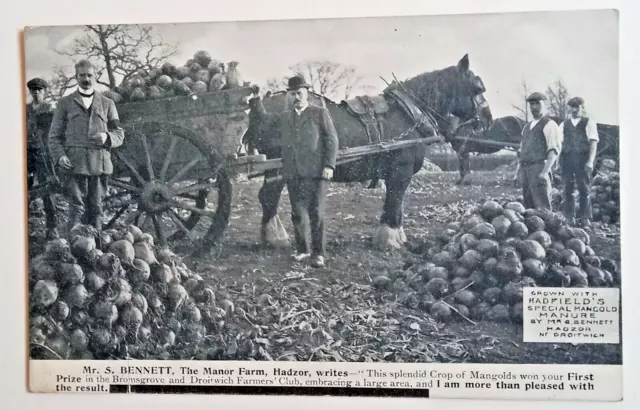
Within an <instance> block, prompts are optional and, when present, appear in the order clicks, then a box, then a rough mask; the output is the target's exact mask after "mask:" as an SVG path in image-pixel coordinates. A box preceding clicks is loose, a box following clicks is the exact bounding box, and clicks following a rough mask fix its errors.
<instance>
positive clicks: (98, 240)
mask: <svg viewBox="0 0 640 410" xmlns="http://www.w3.org/2000/svg"><path fill="white" fill-rule="evenodd" d="M92 219H93V220H92V221H91V226H93V227H94V228H96V231H98V234H97V235H96V246H97V247H98V249H102V237H101V235H100V233H101V232H102V217H100V216H96V217H94V218H92Z"/></svg>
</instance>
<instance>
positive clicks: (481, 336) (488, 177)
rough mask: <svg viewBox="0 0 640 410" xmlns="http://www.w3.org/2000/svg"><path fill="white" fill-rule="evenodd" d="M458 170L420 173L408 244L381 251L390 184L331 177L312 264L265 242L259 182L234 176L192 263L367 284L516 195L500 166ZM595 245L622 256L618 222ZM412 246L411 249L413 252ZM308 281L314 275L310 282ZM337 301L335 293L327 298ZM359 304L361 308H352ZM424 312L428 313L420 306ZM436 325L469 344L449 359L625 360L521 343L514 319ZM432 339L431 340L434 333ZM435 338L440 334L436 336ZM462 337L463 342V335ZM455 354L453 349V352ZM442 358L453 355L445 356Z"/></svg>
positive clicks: (230, 275)
mask: <svg viewBox="0 0 640 410" xmlns="http://www.w3.org/2000/svg"><path fill="white" fill-rule="evenodd" d="M456 178H457V173H453V172H444V173H420V174H418V175H417V176H416V177H415V178H414V180H413V182H412V184H411V186H410V188H409V192H408V193H407V195H406V199H405V206H404V215H405V219H404V227H405V231H406V234H407V237H408V239H409V242H410V244H409V246H408V250H406V251H396V252H381V251H376V250H374V249H373V247H372V243H371V236H372V234H373V233H374V232H375V229H376V228H377V226H378V218H379V215H380V213H381V209H382V201H383V198H384V187H380V188H377V189H367V188H366V187H365V186H364V185H359V184H351V185H350V186H347V185H346V184H331V185H330V188H329V193H328V201H327V213H326V216H327V218H326V222H325V226H326V230H327V252H328V255H327V256H328V257H327V266H326V268H325V269H320V270H316V269H311V268H308V267H306V266H302V265H299V264H295V263H292V262H291V261H290V254H291V252H290V251H289V250H276V249H264V248H262V247H261V246H260V244H259V241H258V233H259V223H260V216H261V209H260V205H259V203H258V201H257V197H256V195H257V193H258V190H259V188H260V184H261V183H260V182H258V181H255V182H246V181H244V182H240V181H238V182H236V185H235V186H234V198H233V204H234V208H233V212H232V219H231V223H230V226H229V227H228V228H227V231H226V232H225V236H224V240H223V241H222V243H221V244H220V246H219V247H218V248H217V249H215V250H213V251H212V253H211V255H209V256H208V257H206V258H205V259H202V260H187V263H188V264H189V265H190V266H191V267H192V268H193V269H194V270H195V271H198V272H201V274H203V276H205V275H204V274H207V275H206V276H209V275H211V276H215V277H216V279H217V280H219V281H222V282H224V283H226V284H227V285H228V286H232V287H242V286H243V284H254V283H256V282H257V281H262V280H265V279H266V280H268V281H269V282H272V283H277V282H286V283H288V284H289V285H290V286H296V285H301V286H304V284H305V282H304V281H302V282H301V281H297V280H295V279H292V277H296V276H300V277H302V278H304V280H305V281H309V280H312V281H314V283H317V284H319V285H320V286H330V285H331V284H333V283H336V282H346V283H349V282H353V283H355V284H359V285H363V286H369V285H370V284H371V278H372V276H374V275H375V274H380V273H386V272H390V271H394V270H398V269H401V267H402V266H403V264H405V263H408V262H409V263H410V262H411V261H416V260H420V255H419V254H418V253H416V252H418V251H419V250H420V245H421V244H422V243H423V240H424V239H425V238H426V237H428V236H429V235H430V234H437V233H438V232H440V231H441V230H442V228H443V227H444V226H445V225H446V224H447V223H449V222H452V221H456V220H460V219H461V218H463V217H464V216H465V215H468V214H469V213H470V212H471V211H472V208H473V207H474V206H475V205H477V204H478V203H481V202H482V201H484V200H486V199H490V198H491V199H498V198H501V199H502V198H516V197H518V196H519V194H520V193H519V190H518V189H517V188H516V187H514V186H512V185H510V184H509V176H508V175H506V174H503V173H500V172H475V173H474V174H472V175H471V176H470V178H468V181H466V183H465V184H464V185H460V186H458V185H455V180H456ZM289 210H290V208H289V199H288V196H287V194H286V189H285V191H284V192H283V197H282V200H281V203H280V211H279V214H280V217H281V220H282V222H283V224H284V225H285V227H286V228H287V231H288V233H289V234H290V235H292V232H293V231H292V225H291V221H290V217H289V215H290V211H289ZM594 231H595V232H594V234H592V235H591V236H592V247H593V248H594V250H595V251H596V253H597V254H598V255H601V256H606V257H609V258H612V259H614V260H617V261H619V260H620V244H619V229H618V228H616V227H604V228H600V227H595V229H594ZM412 251H413V252H412ZM306 283H309V282H306ZM324 302H325V303H327V304H331V303H332V301H331V300H325V301H324ZM354 308H355V307H354ZM414 314H415V315H416V316H418V315H425V313H423V312H416V313H414ZM436 326H438V332H436V333H435V334H432V335H430V336H428V337H426V338H425V340H424V342H426V343H438V341H439V340H438V339H439V338H440V337H441V336H442V334H447V333H448V334H451V335H456V336H455V337H454V339H456V340H458V343H459V344H461V345H462V346H463V350H464V352H465V353H464V354H463V355H462V356H461V357H450V358H449V359H450V360H451V361H466V362H479V363H482V362H504V363H523V362H526V363H620V362H621V348H620V347H619V346H611V345H579V346H573V345H566V344H536V343H523V342H522V326H521V325H516V324H495V323H478V324H476V325H472V324H470V323H466V322H456V323H451V324H446V325H437V324H436ZM429 339H431V340H429ZM434 339H435V340H434ZM460 340H462V342H460ZM454 356H455V355H454ZM441 360H447V359H446V358H441Z"/></svg>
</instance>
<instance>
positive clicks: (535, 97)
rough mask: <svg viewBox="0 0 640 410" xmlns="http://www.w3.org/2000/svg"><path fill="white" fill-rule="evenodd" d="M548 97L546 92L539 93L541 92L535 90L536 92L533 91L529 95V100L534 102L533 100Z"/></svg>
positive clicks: (541, 99)
mask: <svg viewBox="0 0 640 410" xmlns="http://www.w3.org/2000/svg"><path fill="white" fill-rule="evenodd" d="M546 100H547V97H545V96H544V94H542V93H539V92H537V91H536V92H535V93H531V95H529V96H528V97H527V102H532V101H546Z"/></svg>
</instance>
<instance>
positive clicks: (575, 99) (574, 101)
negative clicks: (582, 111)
mask: <svg viewBox="0 0 640 410" xmlns="http://www.w3.org/2000/svg"><path fill="white" fill-rule="evenodd" d="M567 105H568V106H569V107H579V106H581V105H584V100H583V99H582V98H580V97H573V98H572V99H570V100H569V102H567Z"/></svg>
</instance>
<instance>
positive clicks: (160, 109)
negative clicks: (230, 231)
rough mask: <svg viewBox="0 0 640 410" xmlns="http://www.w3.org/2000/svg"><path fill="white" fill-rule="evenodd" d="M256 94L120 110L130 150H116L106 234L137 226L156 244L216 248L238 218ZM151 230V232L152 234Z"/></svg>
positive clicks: (130, 106)
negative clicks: (250, 101) (235, 211)
mask: <svg viewBox="0 0 640 410" xmlns="http://www.w3.org/2000/svg"><path fill="white" fill-rule="evenodd" d="M250 95H251V89H249V88H239V89H232V90H224V91H220V92H212V93H204V94H197V95H192V96H188V97H187V96H184V97H174V98H167V99H161V100H153V101H143V102H133V103H126V104H119V105H118V106H117V108H118V113H119V115H120V118H121V122H122V126H123V128H124V130H125V141H124V144H123V145H122V146H121V147H120V148H118V149H114V150H113V151H112V156H113V162H114V174H113V176H112V178H111V179H110V190H109V195H108V196H107V197H106V198H105V201H104V208H105V229H109V228H112V227H118V226H121V225H123V224H131V223H133V224H135V225H137V226H139V227H140V228H142V229H143V230H145V231H147V232H153V233H155V236H156V241H158V242H159V243H160V244H166V243H167V241H168V240H170V239H178V238H184V237H185V236H186V237H188V238H189V239H192V240H194V239H196V238H197V239H200V240H202V241H205V243H209V244H213V243H214V242H215V241H216V240H217V239H218V238H219V237H220V235H221V234H222V233H223V231H224V229H225V228H226V227H227V225H228V222H229V215H230V212H231V190H232V187H231V174H232V169H233V167H235V166H237V165H240V164H243V163H246V162H251V161H259V160H260V159H264V157H263V156H251V157H247V156H245V157H240V158H238V157H237V155H235V153H236V149H237V147H238V146H239V144H240V139H241V138H242V134H243V133H244V131H245V130H246V127H247V124H248V116H247V110H248V109H249V106H248V105H247V97H248V96H250ZM150 228H151V229H150Z"/></svg>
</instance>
